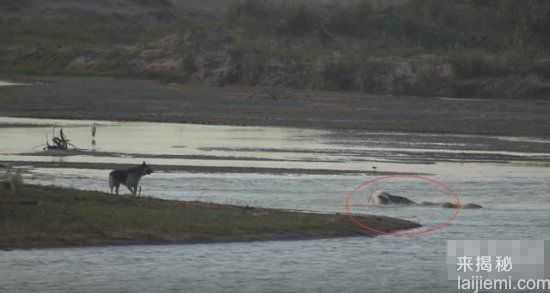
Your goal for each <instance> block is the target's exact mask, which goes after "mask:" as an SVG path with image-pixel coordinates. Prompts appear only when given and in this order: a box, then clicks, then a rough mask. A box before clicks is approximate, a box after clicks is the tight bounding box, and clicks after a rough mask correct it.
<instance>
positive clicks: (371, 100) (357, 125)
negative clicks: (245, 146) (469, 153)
mask: <svg viewBox="0 0 550 293" xmlns="http://www.w3.org/2000/svg"><path fill="white" fill-rule="evenodd" d="M15 81H20V82H25V83H28V84H31V85H32V86H20V87H1V88H0V103H1V105H2V107H0V115H1V116H17V117H37V118H67V119H91V120H96V119H100V120H114V121H117V120H118V121H120V120H124V121H158V122H187V123H201V124H215V125H221V124H224V125H225V124H227V125H257V126H292V127H308V128H325V129H362V130H373V131H402V132H424V133H454V134H485V135H512V136H530V137H550V115H548V113H550V100H541V99H539V100H534V99H529V100H520V99H513V100H511V99H508V100H506V99H487V100H483V99H481V100H480V99H476V100H475V101H470V100H468V99H446V98H444V97H441V98H437V97H435V98H434V97H412V96H381V95H367V94H359V93H339V92H311V91H294V92H293V94H292V95H289V96H286V97H282V98H279V99H272V98H269V97H268V96H266V95H263V94H261V91H258V90H257V89H252V88H244V87H205V86H194V85H181V84H178V83H162V82H158V81H150V80H129V79H114V78H91V77H89V78H76V77H71V78H62V77H48V78H34V77H32V78H31V77H19V78H15Z"/></svg>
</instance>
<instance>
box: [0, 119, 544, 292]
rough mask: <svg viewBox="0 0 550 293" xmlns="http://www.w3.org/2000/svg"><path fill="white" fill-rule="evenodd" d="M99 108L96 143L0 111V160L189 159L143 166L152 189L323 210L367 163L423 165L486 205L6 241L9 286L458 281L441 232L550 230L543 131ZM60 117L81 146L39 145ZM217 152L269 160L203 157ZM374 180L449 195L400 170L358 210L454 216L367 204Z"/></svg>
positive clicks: (83, 183) (168, 194) (368, 288)
mask: <svg viewBox="0 0 550 293" xmlns="http://www.w3.org/2000/svg"><path fill="white" fill-rule="evenodd" d="M94 122H95V123H96V124H97V137H96V144H95V145H92V144H91V134H90V125H91V124H92V123H93V122H92V121H76V120H72V121H67V120H42V119H26V118H8V117H3V118H0V125H1V127H0V141H1V142H2V143H1V144H0V162H2V161H5V162H8V161H24V162H26V163H25V164H26V166H24V169H25V170H26V173H25V180H26V181H27V182H30V183H36V184H55V185H60V186H68V187H76V188H80V189H89V190H102V191H106V190H107V186H106V177H107V174H108V170H101V169H94V168H88V169H81V168H63V169H60V168H51V167H48V165H47V164H46V165H42V166H41V167H40V168H37V167H34V166H33V163H34V162H43V163H44V162H46V163H48V162H51V163H56V162H60V161H61V162H68V163H112V162H116V163H125V164H130V163H132V164H133V163H136V164H137V163H140V162H141V161H143V160H146V161H147V162H148V163H150V164H154V165H158V166H184V167H185V166H194V167H198V168H199V169H196V170H195V171H193V172H186V171H160V172H155V173H154V174H153V175H151V176H148V177H146V178H145V179H144V180H143V192H144V194H145V195H148V196H156V197H162V198H169V199H181V200H200V201H208V202H220V203H231V204H238V205H252V206H262V207H273V208H283V209H293V210H294V209H295V210H305V211H310V212H323V213H325V212H330V213H333V212H345V210H344V207H345V199H346V195H347V194H349V192H351V191H353V190H354V189H356V188H357V187H358V186H360V185H361V184H362V183H363V182H365V181H367V180H372V179H375V178H378V176H376V175H375V174H371V173H370V172H371V171H382V172H409V173H422V174H423V176H424V177H426V178H431V179H434V180H438V181H440V182H443V183H444V184H446V185H448V186H449V188H450V189H451V190H452V191H454V192H456V193H457V194H458V195H459V197H460V201H461V202H466V203H467V202H475V203H478V204H481V205H483V207H484V208H483V209H481V210H462V211H461V212H460V214H459V215H458V217H457V218H456V219H454V220H453V221H452V223H451V225H449V226H447V227H445V228H444V229H441V230H437V231H435V232H434V233H430V234H427V235H424V234H422V235H417V236H412V237H397V236H381V237H376V238H364V237H356V238H343V239H327V240H311V241H274V242H250V243H227V244H197V245H174V246H129V247H92V248H71V249H40V250H13V251H0V260H1V261H0V292H4V291H5V292H135V291H138V290H139V291H144V292H335V291H341V292H395V291H405V290H407V291H412V292H456V283H454V282H451V281H447V272H446V264H445V261H446V260H445V256H446V240H448V239H550V216H549V209H550V196H549V194H550V180H548V179H549V177H550V168H549V167H550V164H549V162H550V153H548V152H547V150H548V148H549V147H550V140H546V139H543V138H528V137H497V136H475V135H449V134H421V133H390V132H368V131H330V130H318V129H298V128H276V127H241V126H206V125H191V124H172V123H143V122H121V121H94ZM54 125H55V126H56V127H63V128H64V132H65V134H66V135H67V136H68V137H69V138H70V139H71V142H72V143H74V144H75V145H76V146H78V147H79V148H81V149H84V150H85V151H84V152H83V153H79V154H76V155H73V156H65V157H60V156H50V155H43V154H36V152H39V151H40V149H41V147H42V146H43V144H44V142H45V140H46V137H50V138H51V136H52V126H54ZM94 152H95V153H94ZM211 166H223V167H242V168H249V167H253V168H259V170H263V169H266V170H267V171H265V172H263V171H262V172H249V173H246V172H245V173H241V172H240V173H235V172H231V171H230V170H231V169H228V170H229V171H226V172H216V173H212V172H206V171H204V172H202V171H200V167H211ZM270 168H279V169H278V171H277V172H271V171H269V170H270ZM281 169H282V171H281ZM197 170H198V171H197ZM255 170H258V169H255ZM304 170H324V171H327V170H328V171H330V172H324V173H323V172H317V173H316V174H309V173H308V172H305V171H304ZM342 171H352V173H344V172H342ZM375 189H385V190H388V191H390V192H392V193H396V194H400V195H405V196H407V197H410V198H412V199H415V200H417V201H423V200H430V201H445V200H447V201H450V198H449V195H448V194H445V193H444V192H441V190H437V189H434V188H433V186H431V185H430V184H426V182H425V181H423V180H419V179H418V178H413V177H400V178H397V177H396V178H393V179H389V180H387V181H384V182H380V183H379V184H377V185H376V186H372V187H369V188H368V189H367V190H363V191H361V192H357V193H355V194H353V204H354V206H353V212H354V213H377V214H385V215H391V216H396V217H402V218H406V219H412V220H416V221H418V222H420V223H421V224H423V225H424V226H425V227H432V226H437V225H438V224H440V223H442V222H445V221H447V220H448V219H450V218H452V214H453V210H444V209H437V208H421V207H410V208H372V207H366V206H365V205H363V204H362V203H363V202H364V199H365V198H366V196H368V194H369V193H370V192H372V191H374V190H375Z"/></svg>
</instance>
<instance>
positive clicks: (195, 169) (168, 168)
mask: <svg viewBox="0 0 550 293" xmlns="http://www.w3.org/2000/svg"><path fill="white" fill-rule="evenodd" d="M2 163H4V164H6V165H10V166H14V167H16V166H32V167H33V168H70V169H98V170H114V169H120V168H129V167H133V166H135V165H128V164H115V163H74V162H24V161H2ZM150 166H151V168H153V170H155V171H156V172H187V173H254V174H308V175H341V174H362V175H366V176H383V175H429V174H425V173H407V172H385V171H365V170H334V169H302V168H263V167H225V166H190V165H186V166H181V165H179V166H178V165H150Z"/></svg>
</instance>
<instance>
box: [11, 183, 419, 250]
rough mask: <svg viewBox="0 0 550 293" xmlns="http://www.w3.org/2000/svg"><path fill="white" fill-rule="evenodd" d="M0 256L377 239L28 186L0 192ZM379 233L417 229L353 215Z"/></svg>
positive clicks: (323, 222)
mask: <svg viewBox="0 0 550 293" xmlns="http://www.w3.org/2000/svg"><path fill="white" fill-rule="evenodd" d="M0 217H1V218H2V219H1V222H2V225H1V226H0V233H1V234H2V235H4V236H5V237H2V238H1V239H0V249H15V248H45V247H81V246H104V245H130V244H191V243H211V242H236V241H260V240H264V241H265V240H301V239H320V238H332V237H346V236H360V235H364V236H376V235H375V234H373V233H372V232H368V231H363V230H362V229H361V228H360V227H358V226H357V225H355V224H353V223H352V222H351V221H350V219H349V217H348V216H346V215H343V214H315V213H303V212H295V211H285V210H277V209H264V208H254V207H249V206H233V205H221V204H213V203H200V202H188V201H174V200H161V199H155V198H149V197H148V198H144V197H132V196H113V195H109V194H105V193H101V192H92V191H80V190H74V189H66V188H59V187H39V186H32V185H26V186H24V187H23V188H22V189H20V190H18V193H17V195H16V196H13V195H11V193H9V192H7V191H6V190H4V189H2V190H0ZM357 219H359V220H360V221H363V222H364V223H365V225H369V226H371V227H373V228H375V229H377V230H379V231H384V232H391V231H397V230H404V229H412V228H418V227H420V225H419V224H417V223H414V222H410V221H406V220H400V219H396V218H390V217H384V216H358V217H357Z"/></svg>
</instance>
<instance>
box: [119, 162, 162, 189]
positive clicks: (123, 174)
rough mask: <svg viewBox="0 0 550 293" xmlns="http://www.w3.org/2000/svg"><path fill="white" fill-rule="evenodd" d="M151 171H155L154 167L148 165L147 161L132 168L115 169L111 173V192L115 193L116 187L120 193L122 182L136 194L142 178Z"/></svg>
mask: <svg viewBox="0 0 550 293" xmlns="http://www.w3.org/2000/svg"><path fill="white" fill-rule="evenodd" d="M151 173H153V169H151V168H150V167H149V166H147V164H146V163H145V162H143V163H142V164H141V165H138V166H135V167H132V168H128V169H119V170H113V171H111V173H109V188H110V190H111V193H113V188H114V189H115V192H116V194H117V195H118V189H119V187H120V185H121V184H122V185H124V186H126V187H127V188H128V190H130V192H131V193H132V194H133V195H136V193H137V191H138V186H139V181H140V180H141V178H142V177H143V176H145V175H149V174H151Z"/></svg>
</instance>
